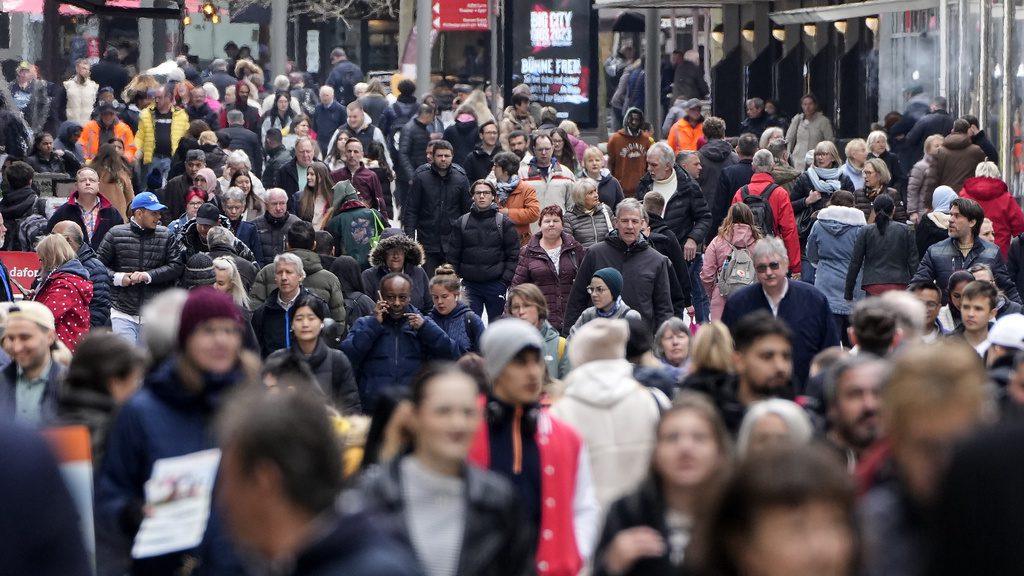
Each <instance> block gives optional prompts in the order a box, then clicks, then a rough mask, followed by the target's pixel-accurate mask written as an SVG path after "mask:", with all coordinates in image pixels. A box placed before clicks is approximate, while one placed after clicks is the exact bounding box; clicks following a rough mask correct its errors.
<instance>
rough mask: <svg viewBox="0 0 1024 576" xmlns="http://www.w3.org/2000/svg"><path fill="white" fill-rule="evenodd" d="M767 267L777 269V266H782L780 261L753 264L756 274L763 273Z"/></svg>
mask: <svg viewBox="0 0 1024 576" xmlns="http://www.w3.org/2000/svg"><path fill="white" fill-rule="evenodd" d="M769 268H771V269H772V270H778V269H779V268H782V263H780V262H769V263H767V264H758V265H756V266H754V270H756V271H757V273H758V274H764V273H765V272H767V271H768V269H769Z"/></svg>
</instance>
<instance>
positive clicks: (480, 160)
mask: <svg viewBox="0 0 1024 576" xmlns="http://www.w3.org/2000/svg"><path fill="white" fill-rule="evenodd" d="M498 152H504V150H502V149H501V146H495V147H494V150H493V151H492V152H491V153H490V154H488V153H487V152H484V150H483V148H480V146H477V147H476V148H474V149H473V151H472V152H470V153H469V154H466V157H465V159H463V160H462V162H461V164H462V168H463V170H465V171H466V179H467V180H469V183H470V184H472V183H473V182H476V181H477V180H479V179H481V178H486V177H487V175H488V174H490V173H491V169H492V168H494V157H495V156H497V155H498ZM456 158H457V157H456Z"/></svg>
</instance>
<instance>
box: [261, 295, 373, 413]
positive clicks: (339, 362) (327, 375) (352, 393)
mask: <svg viewBox="0 0 1024 576" xmlns="http://www.w3.org/2000/svg"><path fill="white" fill-rule="evenodd" d="M275 300H276V297H275ZM292 346H293V347H292V348H291V349H290V350H288V349H286V350H278V351H277V352H274V353H273V354H271V355H270V357H271V358H279V357H281V356H284V355H286V354H298V355H299V356H300V357H301V358H302V359H303V360H305V361H306V362H307V363H308V364H309V367H310V368H311V369H312V370H313V374H316V380H317V382H318V383H319V384H320V389H321V390H323V391H324V394H325V395H326V396H327V397H328V398H330V399H331V404H333V405H334V407H335V408H337V409H338V410H340V411H341V412H342V413H343V414H361V413H362V411H363V409H362V406H361V405H360V404H359V388H358V387H357V386H356V377H355V373H354V372H353V371H352V363H351V362H349V360H348V356H345V353H344V352H342V351H341V350H335V349H334V348H331V347H329V346H327V344H325V343H324V341H323V339H320V340H318V341H317V343H316V348H314V349H313V353H312V354H310V355H309V356H306V355H304V354H302V352H300V351H299V349H298V348H297V347H295V345H294V344H293V345H292Z"/></svg>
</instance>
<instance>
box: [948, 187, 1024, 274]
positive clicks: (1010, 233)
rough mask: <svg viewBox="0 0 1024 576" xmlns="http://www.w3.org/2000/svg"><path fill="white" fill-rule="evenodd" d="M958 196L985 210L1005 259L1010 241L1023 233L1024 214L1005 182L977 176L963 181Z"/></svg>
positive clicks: (1008, 251)
mask: <svg viewBox="0 0 1024 576" xmlns="http://www.w3.org/2000/svg"><path fill="white" fill-rule="evenodd" d="M960 196H962V197H963V198H970V199H971V200H974V201H975V202H977V203H978V204H981V208H982V209H983V210H985V217H986V218H988V219H989V220H991V221H992V229H993V230H995V233H996V245H997V246H999V251H1000V252H1002V253H1003V258H1006V257H1007V255H1008V254H1009V253H1010V239H1011V238H1013V237H1014V236H1016V235H1018V234H1021V233H1024V212H1022V211H1021V209H1020V205H1019V204H1017V201H1016V200H1015V199H1014V198H1013V196H1011V195H1010V191H1009V189H1007V187H1006V182H1003V181H1002V180H1000V179H999V178H986V177H984V176H979V177H975V178H968V179H967V180H965V181H964V189H963V190H961V191H960Z"/></svg>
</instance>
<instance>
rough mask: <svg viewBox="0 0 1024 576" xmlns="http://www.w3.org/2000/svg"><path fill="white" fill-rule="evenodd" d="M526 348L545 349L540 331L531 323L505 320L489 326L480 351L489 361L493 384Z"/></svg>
mask: <svg viewBox="0 0 1024 576" xmlns="http://www.w3.org/2000/svg"><path fill="white" fill-rule="evenodd" d="M526 348H534V349H536V350H543V349H544V340H543V339H542V338H541V337H540V331H538V330H537V329H536V328H534V327H533V326H531V325H530V323H529V322H526V321H524V320H520V319H518V318H503V319H501V320H498V321H497V322H494V323H493V324H491V325H490V326H488V327H487V330H484V335H483V338H482V339H481V343H480V350H481V352H483V355H484V360H486V361H487V377H488V378H490V380H491V381H492V382H493V381H494V379H495V378H497V377H498V375H500V374H501V373H502V372H503V371H504V370H505V366H508V363H509V362H511V361H512V359H513V358H515V357H516V355H517V354H519V353H520V352H522V351H523V350H525V349H526Z"/></svg>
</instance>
